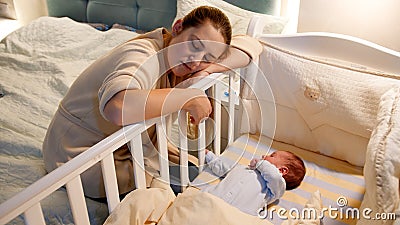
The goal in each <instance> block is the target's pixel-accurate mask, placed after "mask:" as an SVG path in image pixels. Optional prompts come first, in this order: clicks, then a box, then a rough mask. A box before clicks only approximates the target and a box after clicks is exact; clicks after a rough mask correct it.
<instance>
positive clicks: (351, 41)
mask: <svg viewBox="0 0 400 225" xmlns="http://www.w3.org/2000/svg"><path fill="white" fill-rule="evenodd" d="M260 28H262V24H260V22H259V21H258V20H257V18H254V19H253V20H252V21H251V23H250V27H249V35H252V36H253V37H256V38H258V39H259V40H260V41H261V42H262V43H264V45H266V46H273V48H277V49H283V51H285V52H289V53H294V54H297V55H301V57H309V58H318V59H324V60H325V59H329V60H327V65H329V64H331V63H336V62H342V61H346V62H351V63H353V64H356V65H358V66H360V65H362V66H366V67H368V68H373V70H374V71H375V73H376V74H377V75H378V74H384V75H385V76H380V77H381V78H382V79H389V80H390V81H392V82H393V85H392V86H394V87H400V81H399V80H400V53H398V52H395V51H392V50H388V49H385V48H383V47H380V46H377V45H375V44H372V43H370V42H367V41H363V40H360V39H357V38H352V37H348V36H344V35H336V34H327V33H308V34H294V35H263V34H260V33H258V32H259V30H260ZM261 30H262V29H261ZM350 49H351V50H350ZM372 56H373V57H372ZM262 63H263V61H262V58H260V59H259V60H256V63H255V64H251V65H250V66H248V67H247V68H245V69H242V71H241V76H242V79H244V80H248V81H249V82H248V83H250V84H251V83H252V82H255V81H256V80H254V77H255V74H258V73H259V72H258V71H259V68H260V65H261V64H262ZM262 68H263V67H261V69H262ZM350 69H351V70H352V71H354V70H360V67H356V66H354V67H353V68H350ZM361 70H363V68H361ZM226 76H227V75H224V74H212V75H210V76H209V77H208V78H207V79H203V80H201V81H199V82H198V83H196V84H194V85H193V86H192V87H194V88H200V89H202V90H207V89H210V88H211V89H215V90H214V91H213V92H212V93H214V96H212V98H213V99H214V101H215V102H214V117H215V118H214V120H215V136H214V140H213V141H214V142H213V146H214V150H215V151H216V152H217V154H219V152H220V146H221V142H220V140H221V127H222V126H223V125H222V124H221V121H222V119H221V111H222V108H221V107H222V104H221V101H227V102H229V107H228V109H227V111H228V112H229V113H228V114H229V118H228V123H227V124H225V126H227V127H228V144H231V143H232V142H233V141H234V137H233V135H234V133H235V132H234V131H235V130H239V131H240V133H249V132H250V133H252V132H257V133H261V134H262V135H267V136H268V135H271V136H272V137H271V138H275V137H274V135H277V139H279V138H282V139H284V140H286V139H285V137H281V136H279V135H281V133H279V132H280V130H279V129H280V128H279V119H278V122H277V124H275V121H273V120H270V118H263V117H259V118H257V117H256V116H255V117H252V116H251V115H247V118H249V116H250V118H251V119H252V120H253V121H247V122H246V121H242V120H241V116H242V115H243V114H244V113H251V112H248V111H247V112H244V111H243V110H239V117H238V118H239V119H238V121H234V119H233V118H235V116H234V113H235V102H236V98H237V96H235V94H234V92H233V90H232V88H228V90H229V97H228V99H227V100H226V99H223V98H226V97H224V96H223V95H221V93H222V92H223V91H221V89H226V86H225V85H224V83H223V82H222V80H223V79H225V78H226ZM233 79H234V78H233V76H229V83H233ZM272 86H273V85H272ZM272 89H273V90H272V93H274V88H272ZM254 90H255V91H256V92H257V91H259V89H257V88H255V89H254ZM375 97H376V96H375ZM379 97H380V96H379ZM239 102H240V106H242V104H241V101H239ZM267 106H270V105H269V103H268V105H267ZM267 108H268V107H267ZM376 108H377V106H376ZM263 110H271V109H270V108H268V109H265V107H263V106H260V111H263ZM274 110H275V109H274ZM280 112H281V111H280V110H279V108H278V109H276V113H277V114H279V113H280ZM261 113H262V112H261ZM268 115H270V114H268ZM278 116H279V115H278ZM179 120H181V121H184V122H182V123H180V124H181V127H180V128H181V129H180V130H181V132H180V146H179V147H180V148H181V149H187V148H188V147H187V138H186V136H187V134H186V127H185V126H186V121H187V118H186V114H185V113H180V114H179ZM254 120H255V123H256V124H258V125H257V126H260V127H261V129H259V128H257V127H256V128H254V127H252V123H254ZM168 121H169V119H168V115H167V116H163V117H161V118H155V119H151V120H148V121H145V122H143V123H138V124H133V125H130V126H126V127H124V128H122V129H121V130H119V131H118V132H116V133H114V134H113V135H111V136H109V137H108V138H106V139H104V140H103V141H101V142H99V143H98V144H96V145H94V146H93V147H92V148H90V149H89V150H87V151H85V152H84V153H82V154H81V155H79V156H77V157H76V158H74V159H73V160H71V161H69V162H68V163H66V164H65V165H63V166H61V167H60V168H58V169H56V170H54V171H53V172H51V173H50V174H48V175H46V176H45V177H43V178H42V179H40V180H39V181H37V182H36V183H34V184H32V185H31V186H29V187H28V188H26V189H25V190H24V191H22V192H20V193H19V194H17V195H16V196H14V197H12V198H11V199H9V200H7V201H6V202H4V203H3V204H1V205H0V224H6V223H8V222H9V221H10V220H12V219H13V218H15V217H17V216H18V215H20V214H24V216H25V221H26V224H45V220H44V216H43V214H42V209H41V204H40V201H41V200H42V199H44V198H45V197H46V196H48V195H49V194H51V193H52V192H54V191H55V190H57V189H58V188H60V187H62V186H64V185H65V186H66V188H67V192H68V197H69V202H70V205H71V209H72V212H73V216H74V220H75V223H76V224H89V218H88V214H87V213H83V212H86V211H87V208H86V203H85V197H84V194H83V188H82V184H81V180H80V174H81V173H83V172H84V171H85V170H86V169H88V168H90V167H91V166H93V165H95V164H96V163H98V162H100V163H101V165H102V171H103V175H104V182H105V187H106V193H107V201H108V209H109V212H112V211H113V210H114V209H115V208H116V207H117V205H118V204H119V203H120V199H119V194H118V188H117V181H116V176H115V168H114V165H113V162H114V160H113V151H114V150H116V149H117V148H118V147H120V146H121V145H123V144H125V143H128V142H129V143H130V147H131V149H132V157H133V159H134V160H133V165H134V171H135V184H136V186H137V188H139V189H141V188H146V182H145V173H144V169H143V168H144V161H143V152H142V148H141V135H140V134H141V133H142V132H144V131H145V130H146V128H147V127H149V126H152V125H154V124H155V125H156V127H157V135H158V149H159V152H160V154H159V159H160V168H161V171H160V179H162V180H163V181H165V182H167V183H168V182H169V180H170V177H169V176H170V175H169V167H168V166H169V164H168V161H167V160H166V159H167V158H168V152H167V135H166V133H165V125H166V124H167V123H169V122H168ZM271 122H272V124H273V126H271ZM276 126H278V127H276ZM263 127H264V128H263ZM271 127H273V130H270V129H271ZM275 128H277V130H275ZM199 130H200V131H199V133H200V134H205V132H206V129H205V123H204V122H202V123H201V124H200V125H199ZM277 131H278V132H277ZM205 137H206V135H200V137H199V139H198V141H199V169H200V171H201V170H202V168H203V166H204V164H203V162H204V149H205V148H206V146H205V143H206V140H205ZM397 140H399V139H397ZM289 144H290V143H289ZM294 145H295V144H294ZM300 147H303V146H300ZM305 147H307V146H305ZM314 151H315V152H316V150H314ZM320 152H322V153H324V152H323V149H322V150H321V149H320ZM327 155H329V154H327ZM331 157H336V156H335V155H333V156H332V155H331ZM344 159H346V158H344ZM180 176H181V178H180V180H181V186H182V187H183V189H184V188H185V187H186V186H188V185H189V184H190V181H189V173H188V152H187V151H184V150H182V151H180ZM395 188H397V190H398V186H397V187H395ZM397 194H398V193H397ZM397 197H398V195H397ZM397 207H398V206H397Z"/></svg>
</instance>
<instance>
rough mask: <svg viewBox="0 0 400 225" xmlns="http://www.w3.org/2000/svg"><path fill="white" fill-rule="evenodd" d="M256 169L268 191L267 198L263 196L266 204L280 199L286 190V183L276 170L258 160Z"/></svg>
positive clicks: (268, 163)
mask: <svg viewBox="0 0 400 225" xmlns="http://www.w3.org/2000/svg"><path fill="white" fill-rule="evenodd" d="M256 169H257V170H258V171H260V173H261V176H262V177H263V179H264V180H265V181H266V183H267V187H268V189H269V192H268V193H267V196H265V200H266V202H267V204H269V203H271V202H273V201H275V200H276V199H279V198H280V197H282V195H283V194H284V192H285V190H286V182H285V180H284V179H283V177H282V175H281V173H280V172H279V170H278V168H276V166H275V165H273V164H271V163H270V162H268V161H266V160H259V161H258V162H257V165H256Z"/></svg>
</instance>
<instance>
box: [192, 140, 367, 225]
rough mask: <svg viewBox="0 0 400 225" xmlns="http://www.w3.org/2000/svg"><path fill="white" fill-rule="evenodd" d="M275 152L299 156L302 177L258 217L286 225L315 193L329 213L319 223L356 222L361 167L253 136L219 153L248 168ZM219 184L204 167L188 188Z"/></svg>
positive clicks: (359, 201)
mask: <svg viewBox="0 0 400 225" xmlns="http://www.w3.org/2000/svg"><path fill="white" fill-rule="evenodd" d="M271 143H272V146H271ZM270 146H271V147H270ZM276 149H279V150H287V151H291V152H294V153H296V154H297V155H299V156H300V157H301V158H302V159H303V160H304V162H305V166H306V176H305V178H304V180H303V182H302V184H301V185H300V186H299V187H298V188H296V189H294V190H290V191H286V192H285V194H284V195H283V196H282V198H281V199H280V200H279V201H276V202H274V203H273V204H271V205H269V207H268V211H267V212H268V213H269V214H267V215H265V214H263V215H262V216H264V217H265V219H267V220H269V221H271V222H272V223H273V224H282V223H284V222H287V220H288V219H289V218H290V217H291V215H294V216H296V215H300V214H301V213H302V210H303V208H304V205H305V203H306V201H307V200H308V199H309V198H310V197H311V196H312V195H313V193H315V192H316V191H319V193H320V194H321V200H322V205H323V209H326V210H330V211H326V212H324V213H323V214H317V215H318V216H320V215H321V217H322V215H323V218H322V223H323V224H324V225H328V224H335V225H336V224H355V223H356V222H357V219H356V218H355V219H353V216H352V215H353V214H351V213H352V211H354V210H357V209H358V208H359V207H360V205H361V201H362V199H363V196H364V192H365V185H364V178H363V176H362V168H361V167H356V166H353V165H350V164H349V163H347V162H344V161H341V160H337V159H334V158H330V157H327V156H323V155H320V154H317V153H315V152H311V151H307V150H304V149H300V148H296V147H294V146H291V145H288V144H285V143H280V142H272V141H271V139H269V138H267V137H265V136H257V135H242V136H241V137H239V138H238V139H237V140H235V141H234V142H233V143H232V144H231V145H230V146H229V147H228V148H227V149H226V150H225V151H224V152H223V154H221V157H225V158H227V159H228V160H233V161H234V162H237V163H240V164H243V165H248V164H249V162H250V160H251V159H252V158H254V157H256V158H259V157H260V156H261V155H263V154H267V153H271V152H273V151H275V150H276ZM219 181H220V179H219V178H218V177H216V176H215V175H214V174H213V173H212V172H211V170H210V169H209V168H207V167H205V170H204V171H203V172H202V173H200V175H199V176H198V177H197V178H196V179H195V180H194V181H193V183H192V185H193V186H196V187H198V188H200V189H204V188H206V187H207V186H209V185H216V184H218V182H219ZM335 208H336V210H335ZM356 208H357V209H356ZM296 209H297V210H298V211H296ZM329 213H330V214H329ZM278 214H279V215H278ZM347 215H349V216H347Z"/></svg>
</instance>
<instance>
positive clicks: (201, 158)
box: [198, 121, 207, 172]
mask: <svg viewBox="0 0 400 225" xmlns="http://www.w3.org/2000/svg"><path fill="white" fill-rule="evenodd" d="M199 134H200V135H199V138H198V146H199V151H198V157H199V172H201V171H203V169H204V160H205V149H206V136H207V135H206V122H205V121H203V122H201V123H200V124H199Z"/></svg>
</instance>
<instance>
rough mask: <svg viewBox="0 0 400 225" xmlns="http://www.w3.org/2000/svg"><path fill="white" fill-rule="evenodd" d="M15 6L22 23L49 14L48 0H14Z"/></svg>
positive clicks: (24, 23)
mask: <svg viewBox="0 0 400 225" xmlns="http://www.w3.org/2000/svg"><path fill="white" fill-rule="evenodd" d="M66 1H68V0H66ZM14 6H15V11H16V13H17V18H18V21H19V22H20V24H21V25H26V24H28V23H29V22H30V21H32V20H34V19H36V18H38V17H41V16H46V15H47V4H46V0H14Z"/></svg>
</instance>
